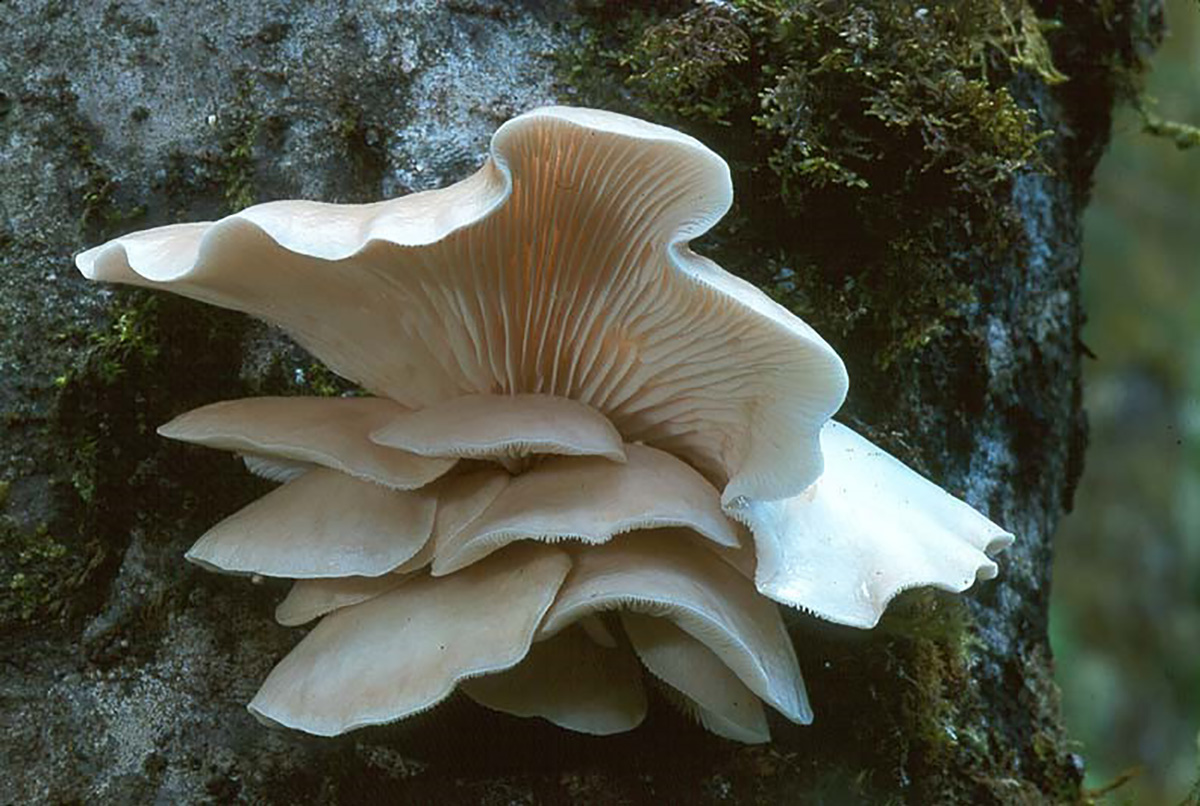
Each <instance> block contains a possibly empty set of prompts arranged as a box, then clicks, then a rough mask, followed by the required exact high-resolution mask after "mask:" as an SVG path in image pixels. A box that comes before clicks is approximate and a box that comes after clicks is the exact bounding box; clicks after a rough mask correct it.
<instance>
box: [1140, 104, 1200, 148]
mask: <svg viewBox="0 0 1200 806" xmlns="http://www.w3.org/2000/svg"><path fill="white" fill-rule="evenodd" d="M1137 111H1138V114H1139V115H1140V116H1141V118H1142V131H1144V132H1146V134H1151V135H1154V136H1155V137H1165V138H1167V139H1169V140H1171V141H1172V142H1174V143H1175V147H1176V148H1178V149H1179V150H1180V151H1186V150H1187V149H1189V148H1195V147H1197V146H1200V126H1192V125H1191V124H1188V123H1182V122H1180V121H1177V120H1167V119H1166V118H1163V117H1160V116H1159V115H1156V114H1154V113H1153V112H1151V111H1150V110H1148V109H1147V108H1146V106H1145V103H1144V100H1142V99H1139V102H1138V104H1137Z"/></svg>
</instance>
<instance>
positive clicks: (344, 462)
mask: <svg viewBox="0 0 1200 806" xmlns="http://www.w3.org/2000/svg"><path fill="white" fill-rule="evenodd" d="M405 411H406V409H404V408H403V407H401V406H398V405H396V404H395V403H393V402H392V401H390V400H386V399H383V398H377V397H350V398H341V397H251V398H244V399H242V400H226V401H222V402H220V403H213V404H211V405H208V406H203V407H201V408H198V409H193V410H192V411H189V412H187V413H186V414H181V415H179V416H178V417H176V418H175V419H174V420H171V422H169V423H167V424H166V425H163V426H160V427H159V429H158V433H159V434H160V435H161V436H164V437H168V438H170V439H177V440H181V441H183V442H192V443H195V444H197V445H205V446H208V447H210V448H221V449H224V450H227V451H237V452H238V453H241V454H244V455H246V456H247V457H248V458H247V462H246V464H247V466H248V467H250V469H251V470H253V471H255V472H257V473H259V474H260V475H266V476H267V477H268V478H270V477H272V475H273V474H274V476H275V477H279V476H281V475H282V476H283V477H285V478H286V477H287V476H288V475H289V474H291V473H296V472H298V471H299V470H302V469H303V467H304V465H305V464H311V465H321V466H324V467H328V468H332V469H334V470H340V471H342V472H343V473H348V474H350V475H352V476H355V477H358V478H362V479H368V480H370V481H374V482H376V483H378V484H383V485H385V486H387V487H394V488H396V489H398V490H411V489H415V488H417V487H422V486H424V485H426V484H428V483H429V482H431V481H433V480H434V479H436V478H437V477H438V476H441V475H442V474H443V473H445V472H446V471H448V470H449V469H450V468H451V467H453V466H454V459H452V458H431V457H428V456H418V455H416V454H414V453H408V452H405V451H400V450H395V449H393V448H387V447H382V446H380V445H378V444H376V443H374V442H372V441H371V440H370V439H369V435H370V433H371V432H372V431H374V430H375V429H377V428H379V427H380V426H381V425H383V424H385V423H387V422H390V421H391V420H392V419H394V418H395V417H397V416H399V415H402V414H404V412H405ZM272 460H274V461H272ZM279 460H283V461H279ZM294 463H303V464H301V465H299V466H297V465H295V464H294Z"/></svg>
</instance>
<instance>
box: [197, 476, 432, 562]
mask: <svg viewBox="0 0 1200 806" xmlns="http://www.w3.org/2000/svg"><path fill="white" fill-rule="evenodd" d="M436 507H437V497H436V494H435V493H433V492H432V491H430V490H392V489H389V488H387V487H381V486H379V485H378V484H374V483H372V482H369V481H360V480H359V479H356V478H353V477H351V476H347V475H346V474H344V473H338V472H337V471H336V470H327V469H325V468H317V469H315V470H311V471H309V472H308V473H305V474H304V475H303V476H300V477H299V478H297V479H295V480H294V481H289V482H288V483H287V484H285V485H283V486H282V487H279V488H278V489H276V490H273V491H271V492H270V493H267V494H266V495H265V496H263V497H262V498H260V499H258V500H257V501H255V502H253V503H251V504H250V505H248V506H246V507H244V508H242V509H241V510H239V511H237V512H235V513H234V514H232V515H230V516H229V517H228V518H226V519H225V520H223V521H221V522H220V523H218V524H217V525H216V526H214V527H213V528H211V529H209V530H208V531H207V532H206V533H205V534H204V535H203V536H201V538H200V539H199V540H197V541H196V544H195V545H194V546H192V548H191V549H190V550H189V551H188V553H187V558H188V559H189V560H191V561H192V562H194V563H197V564H198V565H202V566H204V567H205V568H207V569H209V570H212V571H227V572H230V573H241V574H262V575H263V576H273V577H291V578H293V579H309V578H315V577H344V576H379V575H380V574H386V573H388V572H389V571H392V570H395V569H396V568H397V567H399V566H400V565H402V564H403V563H404V562H405V561H407V560H409V559H410V558H411V557H413V556H414V555H415V554H417V552H419V551H420V550H421V549H422V548H423V547H424V546H425V544H426V543H428V542H429V538H430V536H431V535H432V533H433V525H434V515H435V510H436Z"/></svg>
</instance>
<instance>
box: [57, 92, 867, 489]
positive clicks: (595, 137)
mask: <svg viewBox="0 0 1200 806" xmlns="http://www.w3.org/2000/svg"><path fill="white" fill-rule="evenodd" d="M731 199H732V185H731V182H730V178H729V169H728V166H727V165H726V164H725V162H724V161H723V160H722V159H721V158H720V157H719V156H717V155H716V154H714V153H713V152H712V151H710V150H708V149H707V148H705V147H704V145H703V144H701V143H700V142H699V141H697V140H695V139H693V138H691V137H688V136H687V135H684V134H681V133H679V132H676V131H673V130H671V129H668V128H665V127H662V126H656V125H653V124H650V123H646V122H644V121H640V120H636V119H633V118H629V117H625V116H623V115H617V114H613V113H609V112H600V111H596V110H588V109H572V108H567V107H549V108H545V109H537V110H534V111H532V112H529V113H527V114H524V115H521V116H519V117H517V118H515V119H513V120H510V121H508V122H507V123H505V124H504V125H503V126H501V127H500V129H499V130H498V131H497V132H496V134H495V136H494V137H493V140H492V147H491V159H490V160H489V161H488V162H487V163H486V164H485V165H484V166H483V167H482V168H481V169H480V170H479V172H478V173H476V174H475V175H474V176H472V177H470V178H468V179H466V180H464V181H463V182H460V183H458V184H456V185H453V186H451V187H448V188H445V189H443V190H439V191H430V192H427V193H418V194H414V195H412V196H407V197H404V198H400V199H393V200H391V201H386V202H380V203H378V204H369V205H330V204H319V203H315V202H306V201H286V202H272V203H269V204H263V205H257V206H255V207H251V208H248V209H246V210H243V211H241V212H239V213H237V214H235V215H232V216H229V217H227V218H224V219H222V220H221V221H218V222H215V223H211V224H191V225H176V226H172V227H165V228H161V229H158V230H150V231H148V232H143V233H135V234H132V235H127V236H123V237H121V238H118V239H116V240H114V241H111V242H109V243H107V244H105V245H103V246H100V247H97V248H94V249H90V250H88V251H86V252H83V253H82V254H80V255H78V256H77V258H76V265H77V266H78V267H79V270H80V271H81V272H82V273H83V274H84V275H85V276H86V277H88V278H91V279H96V280H107V281H113V282H123V283H131V284H135V285H142V286H148V287H152V288H160V289H165V290H170V291H173V292H175V293H178V294H182V295H185V296H189V297H192V298H195V299H200V300H203V301H205V302H209V303H212V304H216V305H222V306H224V307H228V308H232V309H235V310H240V311H244V312H247V313H250V314H252V315H254V316H258V317H260V318H262V319H265V320H266V321H268V322H271V323H273V324H275V325H278V326H279V327H282V328H283V329H284V330H286V331H287V332H288V333H290V334H291V335H292V336H293V337H294V338H295V339H296V340H297V341H298V342H299V343H300V344H301V345H302V346H304V347H305V348H306V349H308V350H309V351H310V352H312V353H313V354H314V355H315V356H317V357H318V358H319V359H320V360H321V361H323V362H324V363H325V364H326V365H328V366H329V367H330V368H331V369H332V370H333V371H335V372H337V373H338V374H340V375H342V376H343V377H346V378H349V379H351V380H353V381H355V382H357V383H359V384H361V385H362V386H363V387H365V388H367V389H369V390H371V391H372V392H373V393H375V394H377V395H379V396H381V397H387V398H391V399H393V400H395V401H397V402H398V403H399V404H401V405H403V406H405V407H408V408H411V409H426V408H432V407H435V406H438V405H439V404H442V403H444V402H446V401H448V400H452V399H454V398H457V397H460V396H462V395H464V394H471V393H493V392H500V393H504V394H514V393H538V394H549V395H555V396H558V397H566V398H571V399H574V400H578V401H580V402H581V403H584V404H586V405H588V406H591V407H592V408H593V409H595V410H597V411H599V412H601V413H603V414H604V415H605V416H606V417H608V418H609V420H611V421H612V422H613V424H614V425H615V426H616V427H617V429H618V430H619V431H620V432H621V433H622V434H623V436H624V437H625V439H626V441H629V442H644V443H646V444H648V445H654V446H657V447H660V448H663V449H664V450H667V451H669V452H671V453H673V454H675V455H677V456H680V457H682V458H683V459H684V460H686V461H687V462H689V463H690V464H692V465H693V466H694V467H696V468H698V469H699V470H701V472H703V473H704V474H705V475H706V476H708V477H709V478H710V479H711V480H712V481H713V482H714V483H716V484H718V486H723V487H724V493H723V495H724V500H725V501H726V502H727V503H729V502H733V501H737V500H739V499H740V498H742V497H747V498H762V499H777V498H782V497H786V496H789V495H794V494H796V493H799V492H800V491H801V490H803V489H804V488H805V487H807V486H808V485H809V484H810V483H811V482H812V481H813V480H815V479H816V478H817V476H818V475H819V474H820V471H821V456H820V450H819V444H818V434H819V431H820V427H821V425H822V423H824V422H825V420H827V419H828V418H829V417H830V416H831V415H832V414H833V412H834V411H836V409H837V408H838V406H839V405H840V404H841V402H842V399H843V398H844V396H845V392H846V386H847V379H846V373H845V368H844V366H843V365H842V362H841V360H840V359H839V358H838V356H837V354H836V353H834V351H833V350H832V348H830V347H829V345H828V344H826V343H825V341H824V340H822V339H821V337H820V336H818V335H817V334H816V333H815V332H814V331H813V330H812V329H811V328H809V327H808V326H807V325H806V324H804V323H803V322H802V321H800V320H799V319H797V318H796V317H795V316H794V315H792V314H791V313H790V312H788V311H787V310H786V309H784V308H783V307H782V306H780V305H778V304H776V303H775V302H773V301H772V300H771V299H770V298H768V297H767V296H766V295H765V294H763V293H762V292H760V291H759V290H758V289H756V288H754V287H753V286H751V285H750V284H749V283H746V282H744V281H743V280H740V279H738V278H736V277H734V276H733V275H731V274H729V273H727V272H725V271H724V270H722V269H721V268H720V267H719V266H717V265H716V264H715V263H713V262H712V261H710V260H707V259H705V258H703V257H700V256H698V255H696V254H695V253H694V252H692V251H691V249H689V248H688V246H687V242H688V240H689V239H691V238H694V237H696V236H698V235H700V234H702V233H704V232H705V231H707V230H708V229H709V228H710V227H711V226H712V225H713V224H714V223H715V222H716V221H717V220H718V219H719V218H720V217H721V216H722V215H723V214H724V213H725V211H726V210H727V209H728V207H729V205H730V203H731ZM726 481H728V484H727V485H726Z"/></svg>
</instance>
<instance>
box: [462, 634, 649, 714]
mask: <svg viewBox="0 0 1200 806" xmlns="http://www.w3.org/2000/svg"><path fill="white" fill-rule="evenodd" d="M461 688H462V690H463V692H464V693H466V694H467V696H469V697H470V698H471V699H473V700H475V701H476V702H477V703H479V704H480V705H483V706H486V707H488V708H491V709H493V710H496V711H503V712H505V713H508V714H513V715H514V716H523V717H531V716H537V717H542V718H543V719H546V720H548V721H550V722H552V723H554V724H555V725H558V726H559V727H563V728H568V729H570V730H574V731H578V732H580V733H590V734H594V735H597V736H608V735H611V734H614V733H623V732H625V731H629V730H633V729H634V728H636V727H637V726H638V725H640V724H641V723H642V720H643V719H645V718H646V692H645V690H644V689H643V688H642V672H641V669H640V668H639V666H638V662H637V658H635V657H634V655H633V652H631V651H630V650H629V647H627V646H618V647H615V648H612V649H606V648H604V647H601V646H597V645H596V644H595V643H593V642H592V640H591V639H590V638H588V636H587V635H586V634H585V633H584V631H583V630H582V629H579V628H578V627H569V628H567V629H566V630H563V631H562V632H561V633H559V634H558V635H555V636H554V637H553V638H550V639H549V640H546V641H539V642H537V643H535V644H534V645H533V646H532V647H531V648H530V650H529V654H528V655H526V656H525V659H524V660H522V661H521V662H520V663H519V664H517V665H516V666H515V667H513V668H512V669H509V670H508V671H504V672H498V673H496V674H489V675H485V676H483V677H475V678H472V679H470V680H464V681H463V682H462V684H461Z"/></svg>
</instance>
